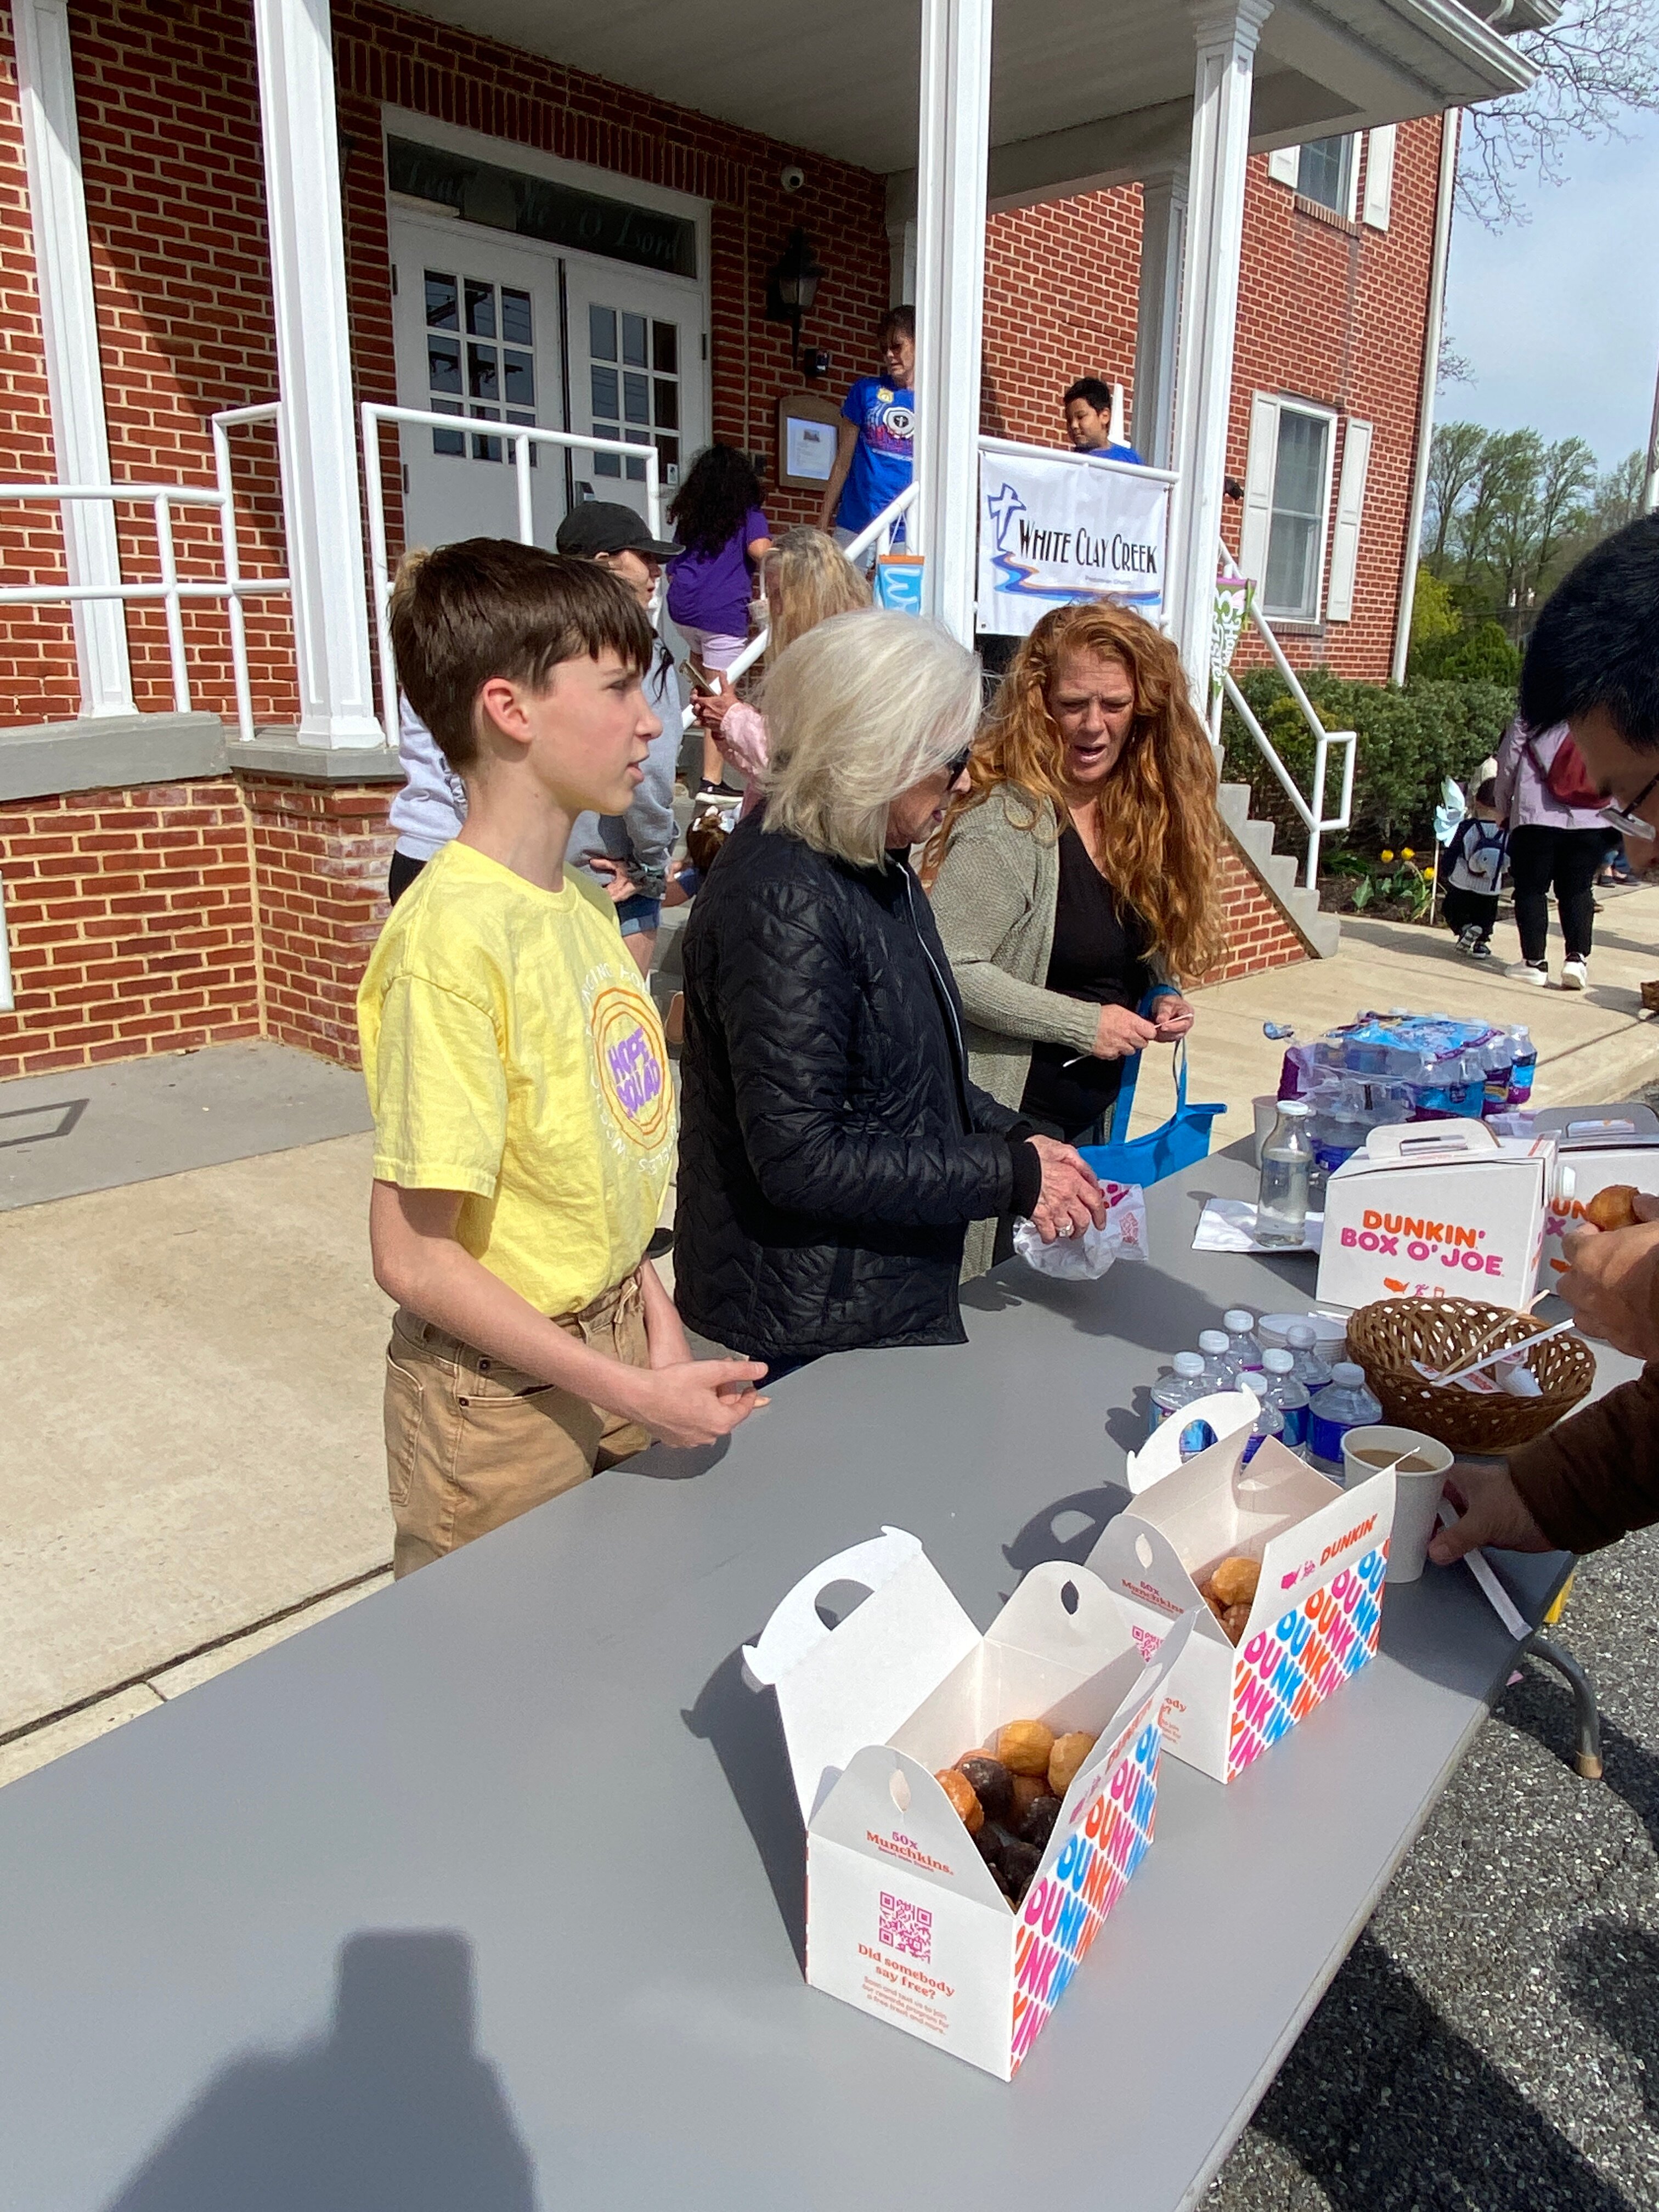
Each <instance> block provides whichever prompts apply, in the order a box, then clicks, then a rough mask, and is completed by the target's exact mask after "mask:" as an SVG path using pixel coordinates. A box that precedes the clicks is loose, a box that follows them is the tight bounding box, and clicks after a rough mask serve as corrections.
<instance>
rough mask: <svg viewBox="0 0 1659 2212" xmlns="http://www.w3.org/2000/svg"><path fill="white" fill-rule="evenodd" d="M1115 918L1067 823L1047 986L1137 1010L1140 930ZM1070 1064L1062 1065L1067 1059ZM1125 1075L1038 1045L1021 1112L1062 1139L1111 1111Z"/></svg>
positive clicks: (1106, 888) (1144, 983)
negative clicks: (1042, 1124) (1056, 1132)
mask: <svg viewBox="0 0 1659 2212" xmlns="http://www.w3.org/2000/svg"><path fill="white" fill-rule="evenodd" d="M1126 911H1127V920H1126V919H1125V918H1124V917H1123V916H1121V915H1120V914H1119V912H1118V906H1117V901H1116V898H1115V896H1114V895H1113V891H1112V887H1111V885H1110V884H1109V883H1108V882H1107V880H1106V878H1105V877H1104V876H1103V875H1102V874H1101V872H1100V871H1099V869H1098V868H1097V867H1096V866H1095V864H1094V862H1093V861H1092V860H1091V859H1090V857H1089V848H1088V847H1087V846H1086V845H1085V843H1084V842H1083V840H1082V838H1081V837H1079V835H1078V833H1077V831H1076V829H1074V828H1073V825H1072V824H1071V823H1069V822H1068V823H1066V827H1065V829H1063V830H1062V831H1061V832H1060V893H1059V896H1058V897H1057V899H1056V900H1055V902H1054V948H1053V950H1052V951H1050V953H1049V955H1048V975H1046V977H1045V978H1044V979H1043V980H1044V981H1045V983H1046V985H1047V987H1048V989H1049V990H1051V991H1059V992H1061V993H1063V994H1064V995H1065V996H1066V998H1068V999H1081V1000H1085V1001H1086V1002H1087V1003H1088V1004H1090V1005H1091V1006H1127V1007H1128V1008H1129V1010H1130V1012H1132V1013H1133V1012H1135V1011H1136V1010H1137V1009H1138V1008H1139V1006H1140V1003H1141V1001H1142V1000H1143V999H1145V997H1146V994H1147V992H1148V991H1149V990H1150V989H1151V987H1152V971H1151V969H1149V968H1148V966H1147V964H1146V951H1145V947H1146V931H1145V929H1144V927H1142V925H1141V921H1140V918H1139V915H1136V914H1135V913H1134V912H1133V909H1127V910H1126ZM1068 1060H1071V1061H1073V1062H1074V1063H1075V1065H1073V1066H1069V1067H1068V1066H1066V1061H1068ZM1122 1074H1123V1062H1122V1061H1121V1060H1096V1059H1094V1058H1093V1057H1092V1055H1091V1054H1084V1055H1083V1056H1082V1057H1081V1058H1079V1056H1078V1053H1077V1049H1076V1048H1075V1047H1074V1046H1073V1045H1068V1044H1036V1045H1033V1046H1032V1048H1031V1069H1030V1074H1029V1075H1028V1076H1027V1077H1026V1079H1025V1092H1024V1097H1023V1098H1022V1099H1021V1101H1020V1109H1019V1110H1020V1112H1021V1113H1022V1114H1024V1115H1028V1116H1029V1117H1030V1120H1032V1121H1039V1122H1042V1123H1044V1124H1046V1125H1047V1126H1048V1127H1050V1128H1054V1129H1058V1130H1059V1131H1060V1134H1061V1136H1063V1137H1065V1138H1066V1139H1068V1140H1069V1139H1073V1138H1074V1137H1076V1136H1078V1135H1079V1134H1080V1133H1082V1132H1083V1131H1084V1130H1085V1129H1087V1128H1088V1127H1089V1125H1090V1124H1091V1122H1092V1121H1097V1120H1098V1119H1099V1117H1100V1115H1103V1114H1104V1113H1106V1112H1107V1111H1108V1110H1109V1109H1110V1107H1111V1105H1112V1103H1113V1102H1114V1101H1115V1098H1116V1097H1117V1094H1118V1088H1119V1085H1120V1083H1121V1079H1122Z"/></svg>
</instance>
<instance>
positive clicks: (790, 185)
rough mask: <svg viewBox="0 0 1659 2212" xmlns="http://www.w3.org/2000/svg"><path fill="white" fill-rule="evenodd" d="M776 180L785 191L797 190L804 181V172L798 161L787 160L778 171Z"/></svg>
mask: <svg viewBox="0 0 1659 2212" xmlns="http://www.w3.org/2000/svg"><path fill="white" fill-rule="evenodd" d="M778 182H779V183H780V184H781V185H782V186H783V189H784V190H785V191H787V192H798V191H799V190H800V189H801V187H802V185H804V184H805V182H806V172H805V169H803V168H802V167H800V166H799V163H797V162H794V161H787V162H785V164H784V166H783V168H782V170H781V173H779V177H778Z"/></svg>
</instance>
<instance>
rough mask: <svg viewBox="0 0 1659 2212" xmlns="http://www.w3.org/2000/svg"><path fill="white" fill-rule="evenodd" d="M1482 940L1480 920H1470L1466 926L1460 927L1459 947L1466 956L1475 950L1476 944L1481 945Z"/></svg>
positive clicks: (1458, 935)
mask: <svg viewBox="0 0 1659 2212" xmlns="http://www.w3.org/2000/svg"><path fill="white" fill-rule="evenodd" d="M1479 943H1480V923H1479V922H1478V921H1472V922H1469V923H1468V925H1467V926H1466V927H1464V928H1462V929H1460V930H1459V931H1458V933H1457V949H1458V951H1460V952H1461V953H1462V954H1463V955H1464V956H1465V957H1468V956H1469V955H1471V954H1472V953H1473V952H1474V948H1475V946H1476V945H1479Z"/></svg>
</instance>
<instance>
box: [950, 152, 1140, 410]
mask: <svg viewBox="0 0 1659 2212" xmlns="http://www.w3.org/2000/svg"><path fill="white" fill-rule="evenodd" d="M1139 283H1140V187H1139V185H1123V186H1121V187H1120V188H1119V189H1117V190H1115V191H1109V192H1090V193H1088V194H1086V195H1085V197H1082V198H1080V199H1071V200H1057V201H1054V202H1053V203H1051V204H1049V205H1048V206H1046V207H1038V208H1019V209H1016V210H1012V211H1011V212H1009V213H1006V214H1003V215H994V216H992V217H991V219H990V221H989V222H987V224H986V227H985V323H984V330H985V380H984V388H983V398H982V404H981V410H980V413H981V425H982V427H983V428H984V429H985V430H986V431H987V433H989V434H990V435H993V436H994V437H999V438H1029V439H1030V441H1031V442H1032V443H1033V444H1034V445H1038V446H1063V445H1064V444H1065V443H1066V425H1065V423H1064V422H1063V421H1062V419H1061V416H1060V393H1061V392H1064V391H1065V389H1066V386H1067V385H1068V384H1070V383H1071V382H1072V380H1073V378H1075V377H1079V376H1098V377H1099V378H1101V379H1102V380H1103V382H1105V383H1107V384H1112V383H1118V384H1121V385H1122V386H1123V387H1124V397H1125V400H1126V402H1127V401H1128V400H1130V399H1132V398H1133V392H1134V368H1135V295H1136V292H1137V289H1138V288H1139Z"/></svg>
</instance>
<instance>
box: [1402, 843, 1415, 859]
mask: <svg viewBox="0 0 1659 2212" xmlns="http://www.w3.org/2000/svg"><path fill="white" fill-rule="evenodd" d="M1400 857H1401V860H1415V859H1416V858H1417V855H1416V854H1415V853H1413V850H1412V848H1411V847H1410V846H1409V845H1402V846H1401V848H1400Z"/></svg>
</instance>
